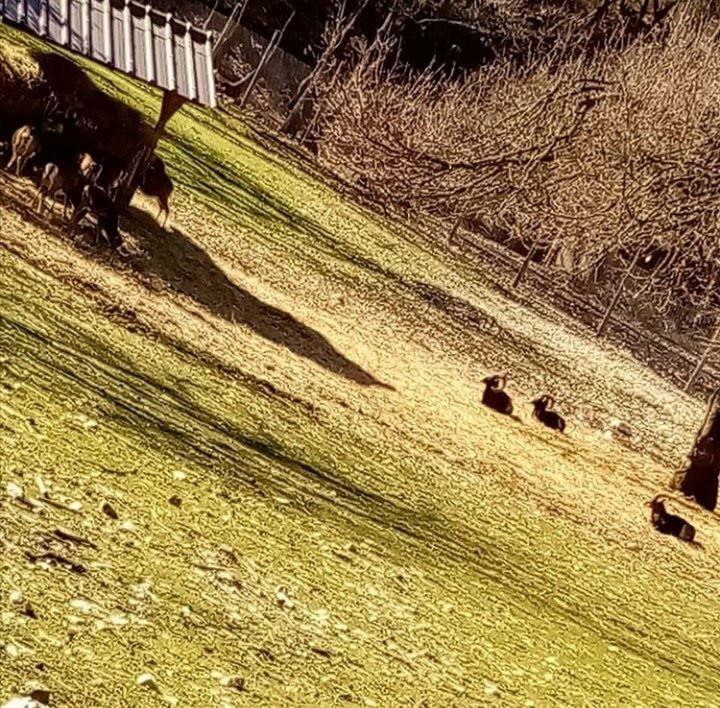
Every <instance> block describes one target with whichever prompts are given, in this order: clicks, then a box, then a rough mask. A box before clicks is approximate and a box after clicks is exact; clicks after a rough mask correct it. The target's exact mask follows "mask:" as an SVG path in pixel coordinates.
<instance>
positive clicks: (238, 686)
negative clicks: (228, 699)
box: [220, 676, 245, 691]
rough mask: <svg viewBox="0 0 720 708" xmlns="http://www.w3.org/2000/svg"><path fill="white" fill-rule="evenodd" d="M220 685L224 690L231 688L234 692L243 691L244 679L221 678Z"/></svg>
mask: <svg viewBox="0 0 720 708" xmlns="http://www.w3.org/2000/svg"><path fill="white" fill-rule="evenodd" d="M220 685H221V686H223V687H224V688H233V689H235V690H236V691H244V690H245V679H244V678H243V677H242V676H223V677H222V678H221V679H220Z"/></svg>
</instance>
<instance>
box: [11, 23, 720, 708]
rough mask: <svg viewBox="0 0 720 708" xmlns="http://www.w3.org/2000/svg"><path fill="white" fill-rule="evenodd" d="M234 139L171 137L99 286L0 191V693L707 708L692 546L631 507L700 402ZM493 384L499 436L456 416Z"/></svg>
mask: <svg viewBox="0 0 720 708" xmlns="http://www.w3.org/2000/svg"><path fill="white" fill-rule="evenodd" d="M25 46H26V40H24V39H23V38H21V37H20V36H19V35H18V34H17V33H15V32H13V31H11V30H8V29H7V28H5V27H0V48H1V49H2V50H3V51H4V52H10V50H11V53H12V54H13V55H15V56H16V60H17V56H18V52H19V53H20V54H21V53H22V51H23V49H24V47H25ZM86 68H87V69H88V71H89V73H90V75H91V76H92V78H93V79H94V80H95V81H96V82H97V83H98V84H99V85H101V86H102V87H103V88H104V89H106V90H108V91H109V92H111V93H114V94H115V95H116V96H122V97H124V99H125V100H126V101H128V102H129V103H131V104H132V105H135V106H138V107H141V108H142V109H143V111H145V112H146V113H147V114H148V115H152V114H153V113H154V112H155V111H156V110H157V107H158V97H157V95H156V94H155V92H153V91H150V90H148V89H146V88H144V87H140V86H138V85H136V84H135V83H133V82H131V81H129V80H127V79H124V78H122V77H118V76H110V75H109V74H108V73H107V72H106V71H104V70H101V69H99V68H97V67H90V66H87V67H86ZM256 138H257V136H254V135H253V133H252V131H251V130H250V129H248V128H245V127H243V126H242V125H241V124H239V123H238V122H237V120H236V119H235V118H233V117H231V116H229V115H226V114H223V113H208V112H202V111H200V110H199V109H195V108H189V109H187V110H184V111H183V113H182V114H181V115H180V116H179V117H178V118H177V119H176V120H175V121H174V122H173V125H172V129H171V131H170V136H169V139H168V140H167V141H166V142H165V143H164V145H163V157H164V158H165V159H166V160H167V162H168V165H169V167H170V171H171V175H172V177H173V179H174V180H175V182H176V185H177V187H178V193H177V194H176V196H175V201H174V205H173V207H174V215H173V222H172V224H171V228H170V229H169V230H168V231H167V232H165V231H162V230H160V229H158V228H157V227H156V226H155V225H154V223H153V220H152V215H153V214H154V209H153V205H149V204H147V203H145V202H144V201H143V200H139V201H138V203H137V204H136V208H135V210H134V211H133V214H132V215H131V218H129V219H127V220H126V221H125V223H124V224H123V230H124V232H125V233H126V234H127V236H128V237H129V238H130V239H132V240H133V241H134V243H135V246H136V248H137V251H138V253H137V255H135V256H133V257H132V258H130V259H129V260H126V261H124V260H122V259H120V258H119V257H116V256H113V255H110V254H109V253H108V252H107V251H103V250H97V251H96V250H94V249H91V248H89V247H87V246H85V245H83V243H82V242H78V243H72V242H71V241H70V239H69V238H68V236H67V234H66V233H65V231H64V230H63V229H62V228H61V226H60V225H59V223H58V221H57V217H54V218H53V219H52V220H51V222H50V223H49V224H46V223H44V222H41V221H39V220H38V219H37V217H36V216H35V215H34V213H33V212H32V211H31V210H30V209H29V208H28V203H29V201H30V199H31V196H32V192H31V188H30V185H29V182H27V181H26V180H23V179H16V178H14V177H10V176H8V175H7V173H4V172H3V173H0V273H1V274H2V278H1V279H0V482H1V483H2V487H1V489H2V493H3V495H2V498H1V500H0V548H1V549H2V553H1V554H0V572H1V574H2V579H3V580H2V598H1V600H0V602H2V609H1V613H0V620H1V622H2V632H1V633H0V640H1V641H2V649H3V651H4V656H3V660H2V661H0V687H2V693H3V695H2V696H0V697H2V698H4V694H5V693H10V692H12V691H14V690H16V689H20V688H22V685H23V683H24V682H25V681H26V680H28V679H30V678H39V679H41V680H42V681H44V682H45V683H46V684H47V685H48V686H49V688H50V689H51V691H52V695H53V699H54V701H55V705H61V706H65V705H68V706H71V705H102V706H108V705H122V706H125V705H127V706H155V705H163V703H165V704H174V703H176V702H177V704H178V705H183V706H198V705H238V706H240V705H258V706H260V705H262V706H266V705H272V706H331V705H344V704H346V703H347V704H350V705H367V706H373V705H374V706H436V705H440V704H442V705H451V706H470V705H484V704H488V705H493V704H494V705H511V706H512V705H520V706H524V705H526V706H530V705H536V706H551V705H558V706H567V705H585V704H587V705H608V706H611V705H620V704H623V705H625V704H628V705H644V706H668V705H674V704H678V705H683V706H686V705H716V704H717V698H716V696H717V695H718V692H719V690H720V681H719V679H718V676H720V673H719V672H718V669H719V668H720V659H718V657H719V656H720V654H719V653H718V649H719V648H720V647H718V638H717V633H716V632H715V630H714V622H713V619H714V615H715V613H716V611H717V608H718V602H717V599H716V598H717V593H716V585H717V580H716V578H717V576H718V569H719V564H718V560H717V549H718V542H719V541H720V533H719V531H720V529H719V528H718V525H717V521H716V519H715V518H714V517H712V518H710V517H708V516H700V515H698V514H696V513H694V512H693V511H692V510H690V509H687V510H684V512H683V513H686V514H687V515H688V516H689V517H690V518H692V519H694V520H695V522H696V523H697V525H698V528H699V540H700V541H701V542H702V543H703V545H704V547H703V548H702V549H696V548H690V547H686V546H682V545H680V544H678V543H676V542H674V541H673V540H672V539H664V538H660V537H658V536H656V535H655V534H654V533H653V532H652V531H651V529H650V528H649V525H648V523H647V519H646V509H645V508H644V507H643V506H642V502H644V501H645V500H646V499H647V498H648V497H649V496H650V494H651V493H652V492H653V491H654V490H655V489H656V488H657V487H658V486H659V485H660V484H661V482H662V481H664V480H665V479H666V478H667V476H668V468H667V467H666V466H664V465H661V464H660V463H658V462H657V461H655V460H656V458H662V459H664V460H665V461H666V464H669V463H671V462H677V461H678V460H679V459H680V458H681V457H682V452H683V451H684V450H685V449H686V447H687V444H688V440H690V439H691V436H692V433H693V430H694V428H695V427H696V425H697V422H698V419H699V418H700V416H701V412H702V406H701V404H700V403H699V402H698V401H694V400H692V399H690V398H688V397H686V396H684V395H682V394H680V393H679V392H677V391H674V390H669V389H668V387H667V385H666V384H664V382H663V381H662V380H660V379H659V378H658V377H657V376H655V375H654V374H652V373H651V372H649V371H647V370H646V369H644V368H643V367H642V366H641V365H640V364H638V363H637V362H635V361H633V360H632V359H631V358H630V357H628V356H627V355H625V354H623V353H622V352H620V351H617V350H615V349H613V348H611V347H609V346H607V345H605V346H601V345H599V344H598V343H597V342H595V341H592V340H591V339H589V338H588V337H587V336H586V335H585V333H584V332H583V331H581V330H580V329H579V328H577V327H575V326H573V325H571V324H570V323H569V322H567V321H565V320H564V319H563V318H562V317H561V316H560V315H559V314H556V313H553V312H552V311H549V310H546V315H545V316H544V317H540V316H538V315H535V314H532V313H530V312H528V311H527V310H525V309H523V308H522V307H521V306H520V305H518V304H517V303H515V302H513V301H511V300H509V299H508V298H507V297H506V296H505V295H503V294H502V293H500V292H498V291H496V290H493V289H492V288H491V287H490V286H489V285H488V284H487V282H485V281H484V280H483V279H482V277H481V276H480V275H479V274H477V273H475V272H472V271H471V270H470V268H469V267H468V266H466V265H464V264H463V263H460V262H457V261H455V260H454V259H453V258H452V257H450V256H448V255H446V254H443V253H441V252H431V251H429V250H428V248H427V247H424V246H419V245H418V244H417V242H415V241H414V240H413V237H412V234H411V233H406V232H404V231H402V230H400V229H398V228H396V227H393V226H392V225H390V224H388V223H385V222H383V221H382V220H381V219H379V218H378V217H375V216H373V215H371V214H369V213H367V212H366V211H364V210H362V209H360V208H359V207H357V206H355V205H353V204H351V203H349V202H347V201H345V200H344V199H342V198H341V197H339V196H338V195H337V194H335V193H333V192H332V191H331V190H330V189H329V188H328V187H327V186H324V185H323V184H322V183H321V182H320V181H318V178H317V176H316V175H313V174H311V173H310V172H309V171H308V170H307V169H306V168H305V167H304V166H303V165H302V164H301V163H300V162H298V160H297V158H294V157H293V155H292V154H291V152H290V151H289V150H288V149H286V148H283V147H282V146H279V145H278V146H276V147H275V148H272V149H271V148H269V147H261V143H260V142H259V141H258V140H257V139H256ZM503 369H508V370H509V371H510V373H511V375H512V379H511V389H512V393H513V394H514V395H515V396H516V397H517V400H518V407H519V410H520V415H521V417H522V418H524V422H523V423H518V422H516V421H512V420H504V419H499V418H498V417H497V416H495V415H493V414H492V413H491V412H488V411H486V410H484V409H482V408H481V407H480V406H479V403H478V398H479V396H478V389H479V381H480V380H481V379H482V377H483V376H484V375H485V374H486V373H487V372H488V371H498V370H503ZM545 390H549V391H552V392H553V393H555V394H556V397H557V398H558V400H559V401H560V402H561V407H562V409H563V410H564V411H567V412H568V413H570V418H571V422H572V426H571V429H570V434H569V435H568V436H567V437H565V438H560V437H557V436H553V435H551V434H549V433H546V432H545V431H544V430H542V429H540V428H539V427H537V426H536V425H535V424H533V423H532V422H530V420H529V415H528V413H529V410H528V407H527V404H526V401H528V400H530V399H531V398H532V397H534V396H535V395H536V394H537V393H540V392H543V391H545ZM611 415H616V416H619V417H622V418H624V419H626V420H629V421H630V423H631V425H632V427H633V429H634V430H635V432H636V436H635V438H636V439H635V443H636V450H635V451H630V450H628V449H624V448H623V447H621V446H620V445H619V444H618V443H616V442H612V441H606V440H604V439H602V437H601V436H600V434H599V431H600V430H601V429H602V428H603V425H604V423H605V422H606V421H607V420H608V418H609V417H610V416H611ZM38 477H39V478H40V479H41V480H42V483H41V485H40V488H39V487H38V481H37V478H38ZM8 485H10V486H9V487H8ZM13 485H14V486H13ZM43 486H46V487H47V488H48V492H47V497H46V498H45V497H43V495H42V494H41V490H42V488H43ZM18 487H19V488H22V490H23V492H24V496H25V498H24V499H17V498H14V497H16V496H17V494H18ZM27 497H30V498H32V499H33V500H34V501H28V500H27ZM107 505H109V506H110V507H111V508H112V510H113V511H114V512H115V514H114V515H116V516H117V517H118V518H117V519H115V518H111V516H113V514H110V515H109V513H110V509H109V508H108V506H107ZM103 507H104V510H103ZM690 603H692V604H690ZM28 608H30V609H28ZM145 673H150V674H152V675H153V676H154V678H155V683H156V685H157V689H158V690H157V691H155V690H153V688H152V687H149V686H138V685H137V684H136V680H137V677H138V676H140V675H142V674H145ZM230 678H233V679H235V681H234V682H233V681H229V680H228V679H230ZM239 679H242V680H243V683H242V684H241V683H240V682H239ZM228 683H231V684H232V683H235V687H233V686H232V685H224V684H228ZM240 686H242V690H238V688H239V687H240Z"/></svg>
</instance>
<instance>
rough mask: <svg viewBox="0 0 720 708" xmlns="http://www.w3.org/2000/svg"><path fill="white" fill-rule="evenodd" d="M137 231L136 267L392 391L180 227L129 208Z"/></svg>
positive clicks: (309, 355) (340, 371)
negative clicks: (248, 285)
mask: <svg viewBox="0 0 720 708" xmlns="http://www.w3.org/2000/svg"><path fill="white" fill-rule="evenodd" d="M126 226H129V227H130V231H131V232H133V233H135V234H137V235H139V236H140V239H141V243H142V248H143V250H144V251H145V253H146V255H147V259H146V260H143V261H140V262H138V263H137V264H135V270H137V271H140V272H142V271H146V272H147V273H148V274H151V275H156V276H159V277H160V278H162V279H163V280H164V281H165V282H166V283H167V284H168V285H169V286H170V287H171V288H172V289H173V290H175V291H176V292H180V293H182V294H183V295H187V296H188V297H190V298H192V299H193V300H194V301H195V302H197V303H198V304H200V305H202V306H203V307H205V308H207V309H208V310H209V311H210V312H212V313H213V314H215V315H217V316H218V317H222V318H223V319H225V320H227V321H228V322H232V323H233V324H242V325H245V326H247V327H249V328H250V329H252V330H253V332H255V333H256V334H258V335H260V336H261V337H263V338H264V339H267V340H268V341H271V342H273V343H274V344H279V345H281V346H283V347H285V348H286V349H288V350H289V351H291V352H292V353H293V354H296V355H297V356H301V357H304V358H305V359H309V360H311V361H313V362H315V363H316V364H318V365H319V366H322V367H323V368H325V369H327V370H328V371H331V372H332V373H334V374H337V375H339V376H342V377H344V378H346V379H349V380H350V381H353V382H354V383H357V384H360V385H361V386H379V387H382V388H385V389H389V390H394V389H393V388H392V387H391V386H389V385H388V384H385V383H383V382H381V381H379V380H378V379H376V378H375V377H374V376H372V374H369V373H368V372H367V371H365V370H364V369H363V368H361V367H360V366H359V365H358V364H355V363H354V362H352V361H351V360H350V359H348V358H347V357H345V356H344V355H343V354H341V353H340V352H338V351H337V350H336V349H335V348H334V347H333V346H332V344H331V343H330V342H329V341H328V340H327V339H326V338H325V337H324V336H323V335H322V334H320V333H319V332H317V331H316V330H314V329H313V328H312V327H309V326H308V325H306V324H303V323H302V322H300V321H299V320H298V319H296V318H295V317H293V316H292V315H290V314H289V313H287V312H285V311H284V310H281V309H279V308H277V307H273V306H272V305H268V304H267V303H265V302H263V301H262V300H260V299H259V298H257V297H255V296H254V295H252V294H251V293H249V292H248V291H247V290H244V289H243V288H241V287H239V286H238V285H236V284H235V283H233V282H232V281H231V280H230V279H229V278H228V277H227V275H226V274H225V272H224V271H223V270H222V268H220V266H218V265H217V263H215V262H214V261H213V259H212V258H211V257H210V256H209V255H208V254H207V253H206V252H205V251H204V250H203V249H202V248H200V246H198V245H197V244H196V243H195V242H194V241H193V240H192V239H190V238H188V237H187V236H185V234H183V233H182V232H181V231H179V230H178V229H172V230H169V231H167V230H165V229H162V228H160V227H159V226H158V225H157V223H156V222H155V220H154V219H153V218H152V216H151V215H150V214H148V213H147V212H145V211H142V210H140V209H135V208H133V209H131V210H130V218H129V219H128V221H127V222H126Z"/></svg>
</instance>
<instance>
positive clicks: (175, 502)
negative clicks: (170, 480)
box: [168, 494, 182, 508]
mask: <svg viewBox="0 0 720 708" xmlns="http://www.w3.org/2000/svg"><path fill="white" fill-rule="evenodd" d="M168 502H170V504H172V506H174V507H177V508H179V507H181V506H182V499H180V497H179V496H177V495H176V494H173V496H171V497H170V499H168Z"/></svg>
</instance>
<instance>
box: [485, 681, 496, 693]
mask: <svg viewBox="0 0 720 708" xmlns="http://www.w3.org/2000/svg"><path fill="white" fill-rule="evenodd" d="M483 692H484V693H485V695H486V696H496V695H497V693H498V687H497V686H496V685H495V684H494V683H490V682H489V681H487V682H486V683H485V686H484V688H483Z"/></svg>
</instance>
